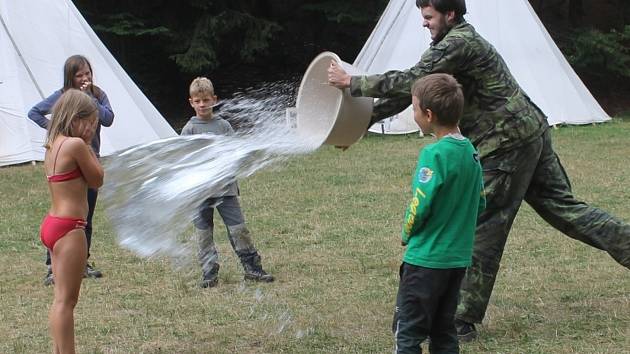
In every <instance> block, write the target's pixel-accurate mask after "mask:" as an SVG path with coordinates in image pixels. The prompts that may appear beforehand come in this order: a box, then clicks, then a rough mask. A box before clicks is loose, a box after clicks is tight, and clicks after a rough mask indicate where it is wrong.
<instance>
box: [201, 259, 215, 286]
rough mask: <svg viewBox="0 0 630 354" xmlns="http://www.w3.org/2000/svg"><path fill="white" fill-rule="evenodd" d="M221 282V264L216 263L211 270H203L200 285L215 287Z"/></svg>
mask: <svg viewBox="0 0 630 354" xmlns="http://www.w3.org/2000/svg"><path fill="white" fill-rule="evenodd" d="M218 283H219V264H218V263H214V264H213V265H212V267H211V268H210V269H209V270H203V276H202V278H201V283H199V287H201V288H213V287H215V286H217V284H218Z"/></svg>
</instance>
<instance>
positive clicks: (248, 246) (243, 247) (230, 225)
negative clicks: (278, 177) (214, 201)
mask: <svg viewBox="0 0 630 354" xmlns="http://www.w3.org/2000/svg"><path fill="white" fill-rule="evenodd" d="M217 210H218V211H219V214H220V215H221V218H222V219H223V222H224V223H225V225H226V227H227V231H228V238H229V239H230V244H231V245H232V248H233V249H234V252H236V255H237V256H238V257H239V259H240V260H241V264H243V268H244V269H245V278H247V279H252V280H260V281H266V282H271V281H273V277H272V276H271V275H269V274H267V273H266V272H265V271H264V270H263V268H262V263H261V257H260V255H259V254H258V250H257V249H256V247H255V246H254V241H253V240H252V237H251V236H250V233H249V230H248V229H247V226H246V225H245V217H244V216H243V212H242V210H241V206H240V204H239V201H238V197H236V196H229V197H223V203H221V204H220V205H218V206H217Z"/></svg>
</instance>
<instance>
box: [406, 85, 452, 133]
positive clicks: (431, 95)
mask: <svg viewBox="0 0 630 354" xmlns="http://www.w3.org/2000/svg"><path fill="white" fill-rule="evenodd" d="M411 96H412V97H411V98H412V104H413V117H414V120H415V121H416V123H418V125H419V126H420V129H422V131H423V132H431V131H433V127H434V126H436V125H437V126H441V127H448V128H453V127H457V125H458V124H459V119H460V118H461V116H462V113H463V111H464V94H463V92H462V87H461V85H460V84H459V83H458V82H457V80H455V78H454V77H452V76H451V75H449V74H431V75H427V76H424V77H422V78H420V79H419V80H418V81H416V82H415V83H414V84H413V86H412V87H411Z"/></svg>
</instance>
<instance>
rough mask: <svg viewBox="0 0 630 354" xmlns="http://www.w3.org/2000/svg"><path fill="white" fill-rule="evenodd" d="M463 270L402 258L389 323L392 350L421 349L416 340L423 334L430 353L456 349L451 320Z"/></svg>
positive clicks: (403, 352)
mask: <svg viewBox="0 0 630 354" xmlns="http://www.w3.org/2000/svg"><path fill="white" fill-rule="evenodd" d="M464 272H465V269H464V268H453V269H432V268H425V267H420V266H416V265H412V264H408V263H404V262H403V264H402V265H401V266H400V285H399V287H398V295H397V296H396V311H395V312H394V322H393V324H392V331H393V333H394V340H395V343H396V345H395V353H396V354H407V353H416V354H417V353H422V349H421V347H420V344H421V343H422V342H423V341H424V340H425V339H426V338H427V337H431V343H430V344H429V352H431V353H432V354H457V353H459V344H458V341H457V331H456V330H455V324H454V322H453V320H454V315H455V309H456V308H457V296H458V293H459V286H460V284H461V282H462V278H463V277H464Z"/></svg>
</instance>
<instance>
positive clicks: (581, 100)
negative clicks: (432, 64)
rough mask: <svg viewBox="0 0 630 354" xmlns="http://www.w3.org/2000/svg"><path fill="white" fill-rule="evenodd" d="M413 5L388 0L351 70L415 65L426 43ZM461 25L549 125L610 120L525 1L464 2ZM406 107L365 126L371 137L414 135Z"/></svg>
mask: <svg viewBox="0 0 630 354" xmlns="http://www.w3.org/2000/svg"><path fill="white" fill-rule="evenodd" d="M415 3H416V2H415V1H413V0H391V1H390V2H389V4H388V5H387V8H386V9H385V11H384V12H383V15H382V16H381V18H380V20H379V21H378V23H377V25H376V27H375V28H374V30H373V31H372V34H371V35H370V37H369V38H368V40H367V42H366V43H365V45H364V46H363V49H362V50H361V52H360V53H359V55H358V56H357V58H356V60H355V61H354V63H353V65H354V66H356V67H357V68H359V69H361V70H363V71H365V72H367V73H369V74H378V73H383V72H385V71H387V70H404V69H408V68H410V67H412V66H413V65H414V64H416V63H417V62H418V61H419V60H420V57H421V56H422V53H423V52H424V51H425V50H426V49H427V48H429V43H430V42H431V38H430V36H429V32H428V30H426V29H425V28H423V27H422V18H421V14H420V11H419V10H418V8H417V7H416V5H415ZM466 7H467V9H468V14H467V15H465V18H466V20H467V21H468V22H469V23H471V24H472V25H473V26H475V29H477V31H478V32H479V33H480V34H481V35H482V36H484V38H486V39H487V40H488V41H489V42H490V43H492V44H493V45H494V46H495V48H496V49H497V50H498V51H499V53H500V54H501V56H503V58H504V59H505V61H506V62H507V64H508V66H509V68H510V71H511V72H512V74H513V75H514V77H515V78H516V79H517V81H518V82H519V84H520V85H521V87H522V88H523V89H524V90H525V92H527V94H528V95H529V97H530V98H531V99H532V101H534V103H536V104H537V105H538V107H540V109H542V111H543V112H544V113H545V114H546V115H547V117H548V119H549V123H550V124H552V125H555V124H562V123H566V124H588V123H594V122H603V121H607V120H609V119H610V117H609V116H608V115H607V114H606V112H604V110H603V109H602V108H601V107H600V106H599V104H598V103H597V101H596V100H595V99H594V98H593V96H592V95H591V93H590V92H589V91H588V89H587V88H586V86H584V84H583V83H582V81H581V80H580V79H579V78H578V76H577V75H576V74H575V72H574V71H573V69H572V68H571V66H570V65H569V63H568V62H567V61H566V59H565V58H564V56H563V55H562V53H561V52H560V50H559V49H558V47H557V46H556V45H555V43H554V42H553V40H552V39H551V37H550V36H549V33H547V31H546V30H545V27H544V26H543V25H542V23H541V22H540V20H539V19H538V16H536V13H535V12H534V10H533V9H532V7H531V5H530V4H529V2H528V1H527V0H466ZM417 130H418V127H417V125H416V124H415V122H414V121H413V113H412V112H411V107H409V108H407V109H406V110H405V111H403V112H401V113H399V114H398V115H396V116H394V117H390V118H387V119H385V120H383V121H382V122H381V123H376V124H374V125H373V126H372V127H370V131H372V132H375V133H381V132H385V133H389V134H404V133H409V132H414V131H417Z"/></svg>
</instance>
